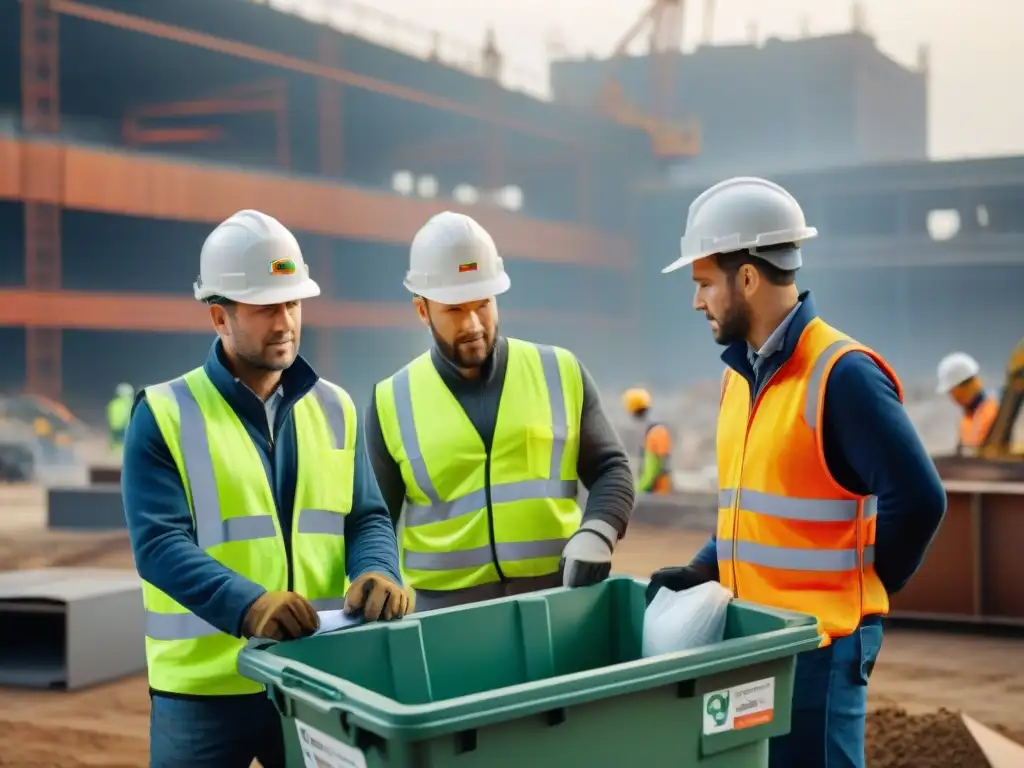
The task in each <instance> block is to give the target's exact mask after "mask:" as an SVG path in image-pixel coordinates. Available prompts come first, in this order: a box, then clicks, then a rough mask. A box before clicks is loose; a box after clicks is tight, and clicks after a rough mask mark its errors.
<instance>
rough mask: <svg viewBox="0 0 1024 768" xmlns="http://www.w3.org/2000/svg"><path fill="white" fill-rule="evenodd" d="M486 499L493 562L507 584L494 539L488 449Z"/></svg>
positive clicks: (489, 455)
mask: <svg viewBox="0 0 1024 768" xmlns="http://www.w3.org/2000/svg"><path fill="white" fill-rule="evenodd" d="M484 498H485V499H487V535H488V537H489V538H490V545H491V561H492V562H493V563H494V569H495V570H496V571H497V572H498V578H499V579H500V580H501V582H502V583H505V581H507V579H506V578H505V573H504V571H502V570H501V563H500V562H499V561H498V542H497V541H496V540H495V537H494V507H493V506H492V504H491V449H490V448H488V449H487V453H486V454H485V458H484Z"/></svg>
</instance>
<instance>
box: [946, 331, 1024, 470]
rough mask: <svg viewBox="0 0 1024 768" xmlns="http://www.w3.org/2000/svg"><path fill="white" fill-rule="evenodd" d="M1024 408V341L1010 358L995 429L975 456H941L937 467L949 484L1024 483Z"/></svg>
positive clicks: (1018, 344)
mask: <svg viewBox="0 0 1024 768" xmlns="http://www.w3.org/2000/svg"><path fill="white" fill-rule="evenodd" d="M1022 406H1024V339H1021V340H1020V341H1019V342H1018V343H1017V346H1016V347H1014V350H1013V352H1012V353H1011V354H1010V360H1009V362H1008V363H1007V366H1006V383H1005V385H1004V386H1003V391H1002V395H1001V397H1000V400H999V410H998V412H997V413H996V420H995V421H994V422H993V423H992V429H991V431H990V432H989V433H988V436H987V437H986V438H985V440H984V442H982V444H981V445H980V446H978V449H977V451H976V452H975V453H974V455H972V456H937V457H935V466H936V468H937V469H938V470H939V474H940V475H942V477H943V478H944V479H947V480H977V481H987V482H1009V483H1014V482H1024V444H1021V443H1020V442H1015V440H1014V437H1015V435H1014V432H1015V429H1016V427H1017V422H1018V421H1019V419H1020V414H1021V409H1022Z"/></svg>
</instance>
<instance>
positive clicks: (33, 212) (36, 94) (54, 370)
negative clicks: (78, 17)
mask: <svg viewBox="0 0 1024 768" xmlns="http://www.w3.org/2000/svg"><path fill="white" fill-rule="evenodd" d="M59 40H60V37H59V17H58V16H57V14H56V13H54V12H53V10H52V8H51V4H50V3H49V2H47V0H22V3H21V99H22V129H23V131H24V132H25V133H26V134H27V135H30V136H31V135H40V134H42V135H48V136H53V135H55V134H58V133H59V132H60V57H59V52H60V47H59ZM62 158H63V155H62V154H61V153H56V154H54V155H52V156H51V157H50V158H49V162H37V163H25V164H23V165H22V167H21V171H22V173H23V174H24V175H25V178H24V179H23V188H25V189H30V188H31V189H46V188H49V189H55V190H59V189H60V188H61V181H62V179H61V177H62V174H63V163H62ZM40 177H43V178H40ZM60 212H61V209H60V201H59V200H58V201H51V202H40V201H36V200H26V201H25V282H26V287H27V288H28V289H29V290H31V291H55V290H58V289H59V288H60V284H61V275H60V273H61V237H60V236H61V215H60ZM25 333H26V339H25V353H26V361H25V363H26V366H25V371H26V375H25V388H26V390H27V391H28V392H30V393H32V394H39V395H45V396H47V397H50V398H52V399H54V400H59V399H60V391H61V332H60V329H59V327H45V328H29V329H27V330H26V332H25Z"/></svg>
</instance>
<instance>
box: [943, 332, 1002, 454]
mask: <svg viewBox="0 0 1024 768" xmlns="http://www.w3.org/2000/svg"><path fill="white" fill-rule="evenodd" d="M980 371H981V367H980V366H979V365H978V361H977V360H975V359H974V358H973V357H971V356H970V355H968V354H967V353H965V352H953V353H952V354H950V355H946V356H945V357H944V358H942V361H941V362H940V363H939V371H938V377H939V386H938V389H937V390H936V392H937V393H938V394H940V395H949V398H950V399H951V400H952V401H953V402H954V403H956V404H957V405H958V406H959V407H960V409H961V411H963V416H962V418H961V419H960V432H959V439H958V440H957V453H963V452H964V450H965V449H967V450H972V449H976V448H978V447H979V446H980V445H981V444H982V443H984V442H985V438H987V437H988V434H989V432H991V431H992V425H993V424H994V423H995V420H996V415H997V414H998V413H999V402H998V401H997V400H996V399H995V398H994V397H991V396H990V395H989V394H988V392H986V391H985V385H984V384H983V383H982V381H981V377H980V376H979V375H978V374H979V373H980Z"/></svg>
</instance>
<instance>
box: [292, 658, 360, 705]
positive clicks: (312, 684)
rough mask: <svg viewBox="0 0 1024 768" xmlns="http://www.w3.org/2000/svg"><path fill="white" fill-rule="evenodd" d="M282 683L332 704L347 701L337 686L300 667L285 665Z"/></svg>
mask: <svg viewBox="0 0 1024 768" xmlns="http://www.w3.org/2000/svg"><path fill="white" fill-rule="evenodd" d="M280 679H281V685H285V686H288V687H289V688H294V689H296V690H299V691H302V692H303V693H306V694H310V695H312V696H316V697H317V698H318V699H320V700H321V701H328V702H330V703H332V704H340V703H341V702H343V701H345V694H343V693H342V692H341V691H339V690H338V689H337V688H335V687H334V686H331V685H327V684H325V683H321V682H320V681H319V680H316V679H314V678H312V677H310V676H309V675H307V674H306V673H305V672H303V671H302V670H300V669H295V668H294V667H285V668H284V669H282V670H281V678H280Z"/></svg>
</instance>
